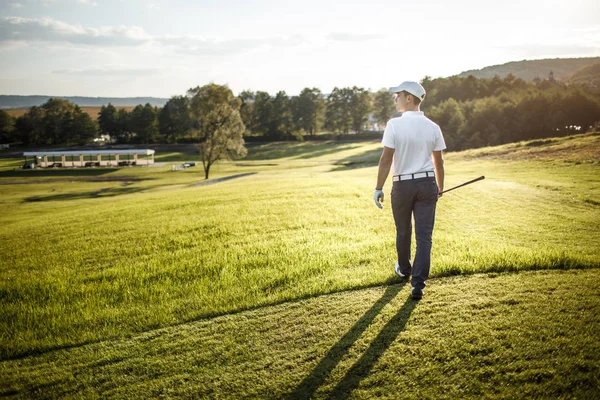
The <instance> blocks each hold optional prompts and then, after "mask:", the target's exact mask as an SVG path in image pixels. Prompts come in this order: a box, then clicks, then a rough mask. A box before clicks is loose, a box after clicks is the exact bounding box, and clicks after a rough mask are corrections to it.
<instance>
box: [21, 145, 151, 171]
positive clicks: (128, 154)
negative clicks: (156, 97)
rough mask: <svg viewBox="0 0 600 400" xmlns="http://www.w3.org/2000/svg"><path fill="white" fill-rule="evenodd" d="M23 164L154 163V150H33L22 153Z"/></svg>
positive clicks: (114, 165)
mask: <svg viewBox="0 0 600 400" xmlns="http://www.w3.org/2000/svg"><path fill="white" fill-rule="evenodd" d="M23 157H25V165H31V164H34V165H35V167H36V168H40V167H42V168H43V167H119V166H133V165H152V164H154V150H151V149H142V150H140V149H137V150H136V149H130V150H79V151H34V152H25V153H23Z"/></svg>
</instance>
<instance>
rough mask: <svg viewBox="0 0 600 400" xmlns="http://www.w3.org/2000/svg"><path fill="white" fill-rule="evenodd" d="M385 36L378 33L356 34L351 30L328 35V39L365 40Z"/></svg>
mask: <svg viewBox="0 0 600 400" xmlns="http://www.w3.org/2000/svg"><path fill="white" fill-rule="evenodd" d="M384 37H385V36H383V35H378V34H363V35H360V34H355V33H349V32H335V33H331V34H329V35H328V36H327V38H328V39H331V40H335V41H338V42H365V41H367V40H376V39H383V38H384Z"/></svg>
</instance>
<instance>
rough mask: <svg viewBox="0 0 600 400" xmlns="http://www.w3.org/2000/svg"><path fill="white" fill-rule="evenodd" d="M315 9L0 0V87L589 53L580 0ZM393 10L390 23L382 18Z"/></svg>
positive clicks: (422, 72) (290, 79)
mask: <svg viewBox="0 0 600 400" xmlns="http://www.w3.org/2000/svg"><path fill="white" fill-rule="evenodd" d="M321 3H324V2H317V1H314V0H308V1H307V2H304V3H303V4H298V3H295V2H274V1H273V0H261V1H259V2H256V3H254V4H247V3H242V2H239V1H237V0H228V1H225V2H220V3H219V4H210V3H209V2H208V1H206V0H202V1H196V2H190V1H185V0H175V1H171V2H165V1H149V0H134V1H132V2H128V3H127V4H120V3H118V2H115V1H113V0H106V1H103V0H96V1H93V0H0V5H1V7H0V54H1V57H0V68H1V71H2V77H1V78H0V93H7V94H6V95H8V96H10V95H12V96H54V97H104V98H105V97H112V98H130V97H156V98H170V97H172V96H176V95H182V94H185V93H186V92H187V90H188V89H190V88H193V87H196V86H202V85H205V84H208V83H210V82H214V83H216V84H221V85H224V84H226V85H227V86H229V88H230V89H231V90H232V91H233V92H234V94H236V95H237V94H239V93H240V92H241V91H243V90H252V91H258V90H261V91H266V92H269V93H276V92H278V91H285V92H286V94H288V95H289V96H293V95H297V94H299V92H300V91H301V90H302V89H303V88H305V87H316V88H318V89H320V90H321V91H322V92H323V93H328V92H331V90H332V89H333V87H348V86H359V87H364V88H367V89H370V90H372V91H377V90H378V89H380V88H384V87H390V86H394V85H397V84H398V83H399V82H401V81H404V80H417V81H420V80H421V79H423V78H424V77H425V76H431V77H432V78H438V77H448V76H454V75H458V74H460V73H461V72H465V71H469V70H478V69H482V68H485V67H488V66H495V65H502V64H506V63H510V62H516V61H521V60H531V61H533V60H540V59H555V58H584V57H598V56H600V24H598V23H597V22H596V21H595V18H594V15H593V14H594V13H591V12H590V11H591V10H593V9H594V7H595V6H594V3H592V2H591V1H589V0H581V1H578V2H577V3H575V4H574V5H573V4H571V5H566V4H564V3H562V2H558V1H551V2H548V1H545V2H542V1H539V0H536V1H533V0H532V1H516V0H509V1H504V2H502V3H500V2H494V3H486V4H480V3H479V2H476V1H474V0H460V1H458V2H456V3H453V4H452V6H450V5H448V4H445V3H444V2H441V1H439V0H431V1H428V2H427V3H425V4H413V3H409V2H402V1H395V2H392V1H389V0H379V1H376V2H375V3H370V4H368V5H367V4H361V3H359V2H354V3H347V2H344V3H342V2H340V1H339V0H337V1H331V2H326V3H324V4H321ZM393 15H398V16H399V17H398V22H392V23H382V21H387V20H388V19H390V16H393ZM406 15H407V16H408V18H407V17H405V16H406ZM505 21H510V24H507V23H506V22H505ZM415 38H416V39H415ZM393 49H401V50H393ZM38 93H51V94H50V95H47V94H38Z"/></svg>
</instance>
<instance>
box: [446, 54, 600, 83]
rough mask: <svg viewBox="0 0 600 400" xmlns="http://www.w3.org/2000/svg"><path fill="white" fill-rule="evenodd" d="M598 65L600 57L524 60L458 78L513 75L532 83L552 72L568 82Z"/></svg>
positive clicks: (470, 72)
mask: <svg viewBox="0 0 600 400" xmlns="http://www.w3.org/2000/svg"><path fill="white" fill-rule="evenodd" d="M596 63H600V57H589V58H553V59H545V60H523V61H513V62H509V63H506V64H502V65H492V66H490V67H485V68H482V69H473V70H470V71H465V72H462V73H460V74H458V75H457V76H458V77H460V78H466V77H467V76H469V75H473V76H474V77H476V78H493V77H494V76H495V75H498V76H499V77H501V78H504V77H505V76H506V75H508V74H513V75H514V76H516V77H517V78H521V79H524V80H526V81H532V80H534V79H535V78H540V79H545V78H547V77H548V75H549V74H550V71H552V72H553V73H554V78H555V79H560V80H567V78H568V77H569V76H570V75H571V74H573V73H574V72H575V71H577V70H580V69H582V68H585V67H587V66H590V65H592V64H596Z"/></svg>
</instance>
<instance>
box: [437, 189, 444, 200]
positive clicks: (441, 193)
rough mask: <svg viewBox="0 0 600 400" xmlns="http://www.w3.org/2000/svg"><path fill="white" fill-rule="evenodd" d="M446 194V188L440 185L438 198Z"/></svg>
mask: <svg viewBox="0 0 600 400" xmlns="http://www.w3.org/2000/svg"><path fill="white" fill-rule="evenodd" d="M443 195H444V188H443V187H439V186H438V199H439V198H440V197H442V196H443Z"/></svg>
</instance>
